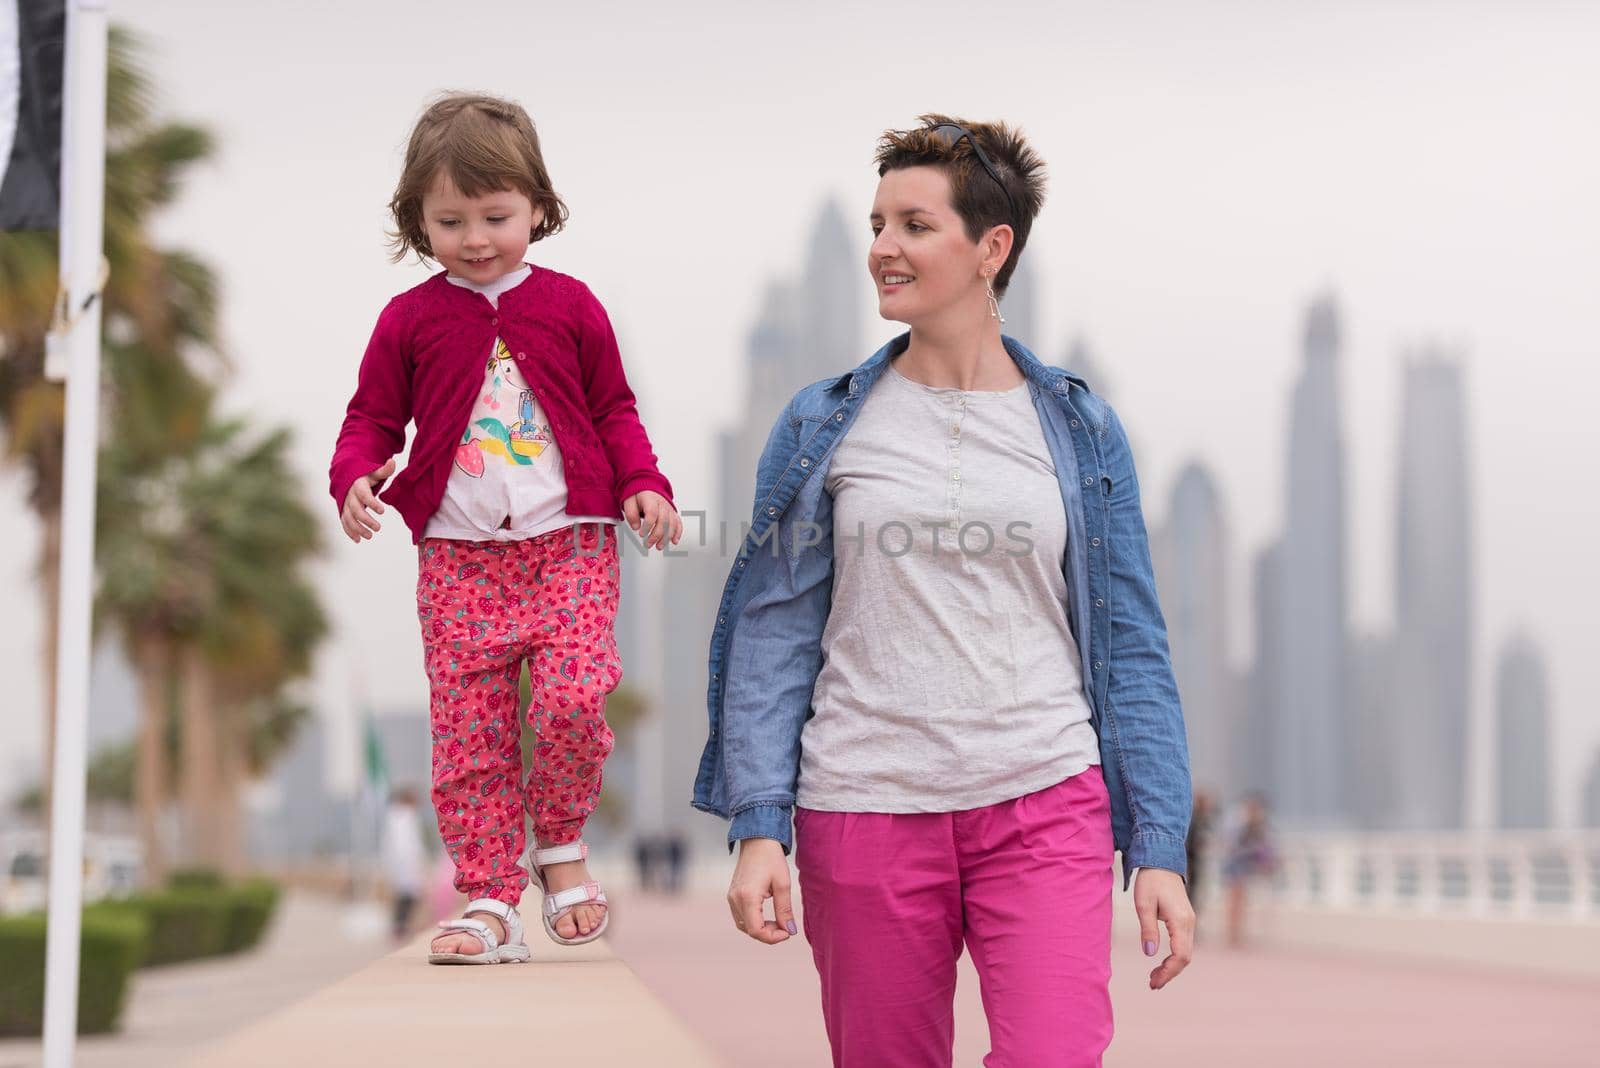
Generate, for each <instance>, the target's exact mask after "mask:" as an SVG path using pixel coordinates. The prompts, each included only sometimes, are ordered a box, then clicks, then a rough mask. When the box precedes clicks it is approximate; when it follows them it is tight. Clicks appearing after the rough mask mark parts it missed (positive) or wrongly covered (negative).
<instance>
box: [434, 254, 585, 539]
mask: <svg viewBox="0 0 1600 1068" xmlns="http://www.w3.org/2000/svg"><path fill="white" fill-rule="evenodd" d="M531 273H532V268H530V267H529V266H528V265H527V264H523V265H522V267H520V268H519V269H517V270H515V271H512V272H511V273H510V274H506V275H502V276H501V277H500V278H497V279H496V280H495V281H493V282H490V283H489V284H488V285H477V284H475V283H473V282H468V281H466V280H465V279H462V278H456V277H454V276H447V280H448V281H450V282H452V283H453V284H455V285H458V286H461V287H462V288H464V289H470V290H472V291H473V292H476V293H482V294H483V295H484V296H485V297H487V298H489V303H491V304H493V305H495V306H496V307H499V304H500V294H502V293H504V292H506V291H507V290H508V289H511V288H513V287H514V286H516V285H518V284H520V283H521V282H522V281H523V280H524V279H526V278H527V277H528V275H529V274H531ZM562 470H563V468H562V464H561V450H560V449H559V448H558V447H557V445H556V441H555V437H554V436H553V435H552V434H551V433H550V420H549V418H548V417H547V416H546V415H545V412H544V408H543V407H542V406H541V405H540V404H539V401H538V400H537V398H535V397H534V395H533V390H532V389H530V388H529V387H528V383H527V380H526V379H524V378H523V377H522V371H521V370H520V369H519V368H518V367H517V361H516V360H515V359H513V358H512V356H511V353H510V352H509V351H507V349H506V345H505V342H504V341H502V340H501V339H500V338H495V339H494V345H493V347H492V348H491V349H490V351H489V353H488V363H487V365H486V366H485V368H484V374H483V387H482V389H481V390H480V391H479V393H478V399H477V400H476V401H475V402H474V403H473V405H472V416H471V418H470V419H468V420H467V426H466V429H465V430H464V431H463V432H462V435H461V441H460V442H459V443H458V445H457V446H456V454H455V462H454V463H453V464H452V465H451V467H450V480H449V481H448V482H447V483H445V490H444V498H443V499H442V500H441V501H440V502H439V507H438V509H437V510H436V511H435V512H434V513H433V516H432V517H431V518H430V519H429V520H428V524H427V526H426V527H424V528H423V531H422V536H423V537H425V538H457V539H461V540H464V541H516V540H519V539H523V538H536V537H538V536H539V535H541V534H548V533H549V532H550V531H552V530H560V529H561V528H562V527H567V526H571V525H572V524H573V523H586V522H592V523H615V522H616V520H615V519H612V518H610V517H607V516H571V515H568V514H567V480H566V477H565V476H564V475H563V474H562Z"/></svg>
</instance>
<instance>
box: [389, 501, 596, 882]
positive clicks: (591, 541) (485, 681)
mask: <svg viewBox="0 0 1600 1068" xmlns="http://www.w3.org/2000/svg"><path fill="white" fill-rule="evenodd" d="M418 560H419V565H420V566H419V567H418V574H417V616H418V618H419V619H420V621H421V623H422V646H423V653H424V657H425V661H426V665H427V669H428V687H429V694H430V696H429V706H430V708H431V713H432V720H433V809H434V813H435V814H436V815H437V816H438V819H439V835H440V837H441V838H443V839H444V845H445V850H446V851H447V852H448V853H449V854H450V860H451V861H452V862H453V863H454V864H455V866H456V879H455V884H456V889H457V890H460V891H461V892H462V893H464V894H467V895H468V896H469V897H493V898H498V899H500V900H501V901H504V902H506V903H508V904H512V905H515V904H516V903H517V902H518V901H520V900H521V897H522V891H523V889H524V888H525V887H527V885H528V873H527V872H526V871H524V870H522V868H521V867H519V866H518V865H517V858H518V857H519V856H520V855H521V854H522V848H523V842H524V839H523V813H524V812H526V813H527V814H528V815H529V816H530V817H532V820H533V826H534V833H535V834H536V836H537V837H538V840H539V844H540V845H544V846H550V845H564V844H566V843H568V842H575V841H577V840H578V838H579V837H580V836H581V835H582V834H583V825H584V821H585V820H587V819H588V818H589V815H590V814H591V813H592V812H594V809H595V804H596V803H597V802H598V801H599V798H600V784H601V778H602V775H601V772H602V769H603V768H604V765H605V760H606V757H607V756H608V755H609V754H610V752H611V747H612V743H613V741H614V739H613V737H612V734H611V728H610V727H608V726H606V719H605V706H606V696H607V695H608V694H610V693H611V691H612V690H614V689H616V688H617V684H618V683H619V682H620V681H621V679H622V665H621V663H619V662H618V659H617V644H616V638H615V636H614V635H613V632H612V625H613V621H614V620H615V619H616V615H617V597H618V578H619V575H618V566H617V540H616V536H615V535H614V534H613V533H612V532H611V531H610V530H606V531H605V533H604V544H603V545H602V544H601V531H600V529H599V527H598V525H597V524H594V523H585V524H584V525H583V526H582V527H581V528H580V531H579V533H578V535H577V536H576V538H575V536H574V534H573V531H572V529H571V528H566V529H561V530H555V531H552V532H550V533H549V534H544V535H541V536H540V537H537V538H529V539H527V540H524V541H510V542H471V541H451V540H447V539H442V538H428V539H426V540H425V541H424V542H423V543H422V545H421V547H420V549H419V550H418ZM523 661H527V664H528V681H529V685H530V687H531V690H532V697H533V699H532V702H531V703H530V704H529V706H528V712H527V720H528V726H529V728H531V729H532V731H533V735H534V741H533V745H532V747H531V749H532V752H531V755H530V758H529V760H530V767H529V768H528V769H527V777H526V779H524V776H523V767H522V753H521V734H522V722H521V718H520V716H519V713H518V708H517V705H518V682H519V676H520V675H521V674H522V664H523Z"/></svg>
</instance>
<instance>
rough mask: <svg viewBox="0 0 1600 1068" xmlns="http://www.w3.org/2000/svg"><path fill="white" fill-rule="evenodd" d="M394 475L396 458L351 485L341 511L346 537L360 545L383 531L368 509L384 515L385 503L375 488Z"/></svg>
mask: <svg viewBox="0 0 1600 1068" xmlns="http://www.w3.org/2000/svg"><path fill="white" fill-rule="evenodd" d="M392 474H394V457H392V456H391V457H390V458H389V462H388V463H386V464H384V465H383V466H382V467H380V468H378V469H377V470H376V471H371V472H368V473H367V474H365V475H362V476H361V477H360V478H358V479H356V480H355V481H354V482H352V483H350V492H349V493H347V494H345V495H344V507H343V508H342V509H340V510H339V524H340V525H341V526H343V527H344V533H345V537H347V538H349V539H350V540H351V541H353V542H356V543H357V544H359V543H360V542H361V541H362V540H363V539H366V538H370V537H372V535H373V534H375V533H377V532H378V531H379V530H381V529H382V525H381V524H380V523H379V522H378V521H377V520H376V519H374V518H373V517H372V512H369V511H368V510H367V509H369V508H370V509H372V511H374V512H377V513H378V514H379V515H382V514H383V512H384V507H383V502H382V501H380V500H378V495H377V494H376V493H374V492H373V487H374V486H377V485H380V484H382V483H383V482H384V481H385V480H386V479H388V477H389V476H390V475H392Z"/></svg>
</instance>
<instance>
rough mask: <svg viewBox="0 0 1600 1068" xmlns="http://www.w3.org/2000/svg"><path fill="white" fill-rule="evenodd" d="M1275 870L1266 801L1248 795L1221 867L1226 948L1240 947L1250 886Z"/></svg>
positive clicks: (1274, 857) (1261, 797) (1275, 857)
mask: <svg viewBox="0 0 1600 1068" xmlns="http://www.w3.org/2000/svg"><path fill="white" fill-rule="evenodd" d="M1277 870H1278V852H1277V849H1276V847H1275V846H1274V845H1273V841H1272V830H1271V828H1270V827H1269V826H1268V823H1267V801H1266V798H1265V797H1263V796H1262V795H1260V794H1249V795H1247V796H1246V797H1245V798H1244V801H1243V802H1242V804H1241V806H1240V815H1239V818H1238V821H1237V824H1236V826H1235V827H1234V829H1233V832H1232V833H1231V834H1230V835H1229V840H1228V853H1227V857H1226V859H1225V860H1224V861H1223V865H1222V881H1223V885H1224V887H1225V888H1226V890H1227V896H1228V945H1230V946H1242V945H1243V944H1244V941H1245V916H1246V910H1247V908H1248V904H1249V903H1248V895H1249V888H1250V884H1251V883H1252V882H1255V881H1256V880H1257V879H1261V878H1264V877H1266V876H1270V875H1272V874H1273V873H1274V872H1276V871H1277Z"/></svg>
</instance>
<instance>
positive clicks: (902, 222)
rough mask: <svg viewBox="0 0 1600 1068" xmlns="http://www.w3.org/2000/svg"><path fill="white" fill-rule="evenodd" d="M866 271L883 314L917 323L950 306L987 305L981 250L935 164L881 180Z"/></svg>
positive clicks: (874, 204) (902, 170) (897, 172)
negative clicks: (985, 302)
mask: <svg viewBox="0 0 1600 1068" xmlns="http://www.w3.org/2000/svg"><path fill="white" fill-rule="evenodd" d="M872 233H873V240H872V245H871V247H870V248H868V250H867V270H868V271H870V272H871V274H872V280H873V282H874V283H875V284H876V285H877V287H878V314H879V315H881V316H883V317H884V318H885V319H893V320H896V321H898V322H902V323H906V324H907V325H910V326H915V325H916V324H917V323H918V322H919V321H926V320H927V319H929V318H930V317H932V316H936V315H939V314H941V313H943V312H945V311H947V310H949V309H950V308H952V307H955V306H959V305H962V304H967V303H971V304H973V305H974V306H975V307H976V306H979V305H982V304H983V302H984V285H983V276H982V273H981V272H982V267H983V249H982V248H981V247H980V244H979V242H976V241H973V240H972V239H971V238H969V237H968V236H967V229H966V226H965V224H964V223H963V222H962V221H961V216H960V215H958V214H957V213H956V209H955V207H954V205H952V204H951V200H950V179H949V178H947V177H946V176H945V173H944V171H942V170H940V169H939V168H937V167H904V168H900V169H897V170H892V171H889V172H888V173H887V174H885V175H884V176H883V177H882V178H880V179H878V194H877V196H876V197H874V198H873V201H872Z"/></svg>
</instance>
